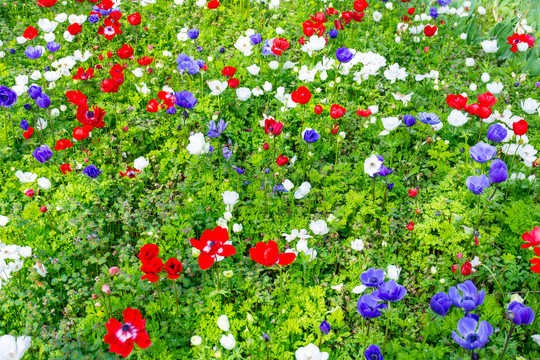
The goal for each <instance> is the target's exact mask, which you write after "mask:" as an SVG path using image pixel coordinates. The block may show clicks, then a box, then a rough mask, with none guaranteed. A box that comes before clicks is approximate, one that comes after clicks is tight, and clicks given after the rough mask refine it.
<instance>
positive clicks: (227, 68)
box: [221, 66, 236, 77]
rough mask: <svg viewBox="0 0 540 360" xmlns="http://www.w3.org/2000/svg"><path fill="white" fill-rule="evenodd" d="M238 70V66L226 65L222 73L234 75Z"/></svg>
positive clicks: (229, 75)
mask: <svg viewBox="0 0 540 360" xmlns="http://www.w3.org/2000/svg"><path fill="white" fill-rule="evenodd" d="M235 72H236V68H235V67H232V66H225V67H224V68H223V70H221V75H223V76H227V77H233V76H234V73H235Z"/></svg>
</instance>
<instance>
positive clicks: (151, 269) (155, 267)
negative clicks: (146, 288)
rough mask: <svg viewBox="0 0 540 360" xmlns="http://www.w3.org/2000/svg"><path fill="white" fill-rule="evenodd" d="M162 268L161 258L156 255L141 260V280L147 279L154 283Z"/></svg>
mask: <svg viewBox="0 0 540 360" xmlns="http://www.w3.org/2000/svg"><path fill="white" fill-rule="evenodd" d="M162 270H163V260H161V259H160V258H158V257H155V258H153V259H150V260H148V261H143V262H142V265H141V271H142V272H143V273H144V275H143V276H141V280H145V279H146V280H148V281H150V282H153V283H155V282H156V281H158V280H159V275H158V274H159V273H160V272H161V271H162Z"/></svg>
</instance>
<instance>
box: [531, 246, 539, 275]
mask: <svg viewBox="0 0 540 360" xmlns="http://www.w3.org/2000/svg"><path fill="white" fill-rule="evenodd" d="M534 253H535V254H536V256H540V247H535V248H534ZM529 261H530V262H531V264H535V265H532V266H531V270H532V271H534V272H535V273H537V274H540V258H534V259H531V260H529Z"/></svg>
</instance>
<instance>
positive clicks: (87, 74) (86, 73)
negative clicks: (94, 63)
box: [73, 67, 94, 80]
mask: <svg viewBox="0 0 540 360" xmlns="http://www.w3.org/2000/svg"><path fill="white" fill-rule="evenodd" d="M93 77H94V69H92V68H91V67H89V68H88V70H84V68H82V67H80V68H78V69H77V74H75V75H73V80H88V79H91V78H93Z"/></svg>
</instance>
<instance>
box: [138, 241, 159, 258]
mask: <svg viewBox="0 0 540 360" xmlns="http://www.w3.org/2000/svg"><path fill="white" fill-rule="evenodd" d="M158 255H159V246H157V245H156V244H146V245H143V246H142V247H141V249H140V250H139V253H138V254H137V257H138V258H139V260H141V261H142V262H145V261H149V260H152V259H153V258H155V257H157V256H158Z"/></svg>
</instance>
